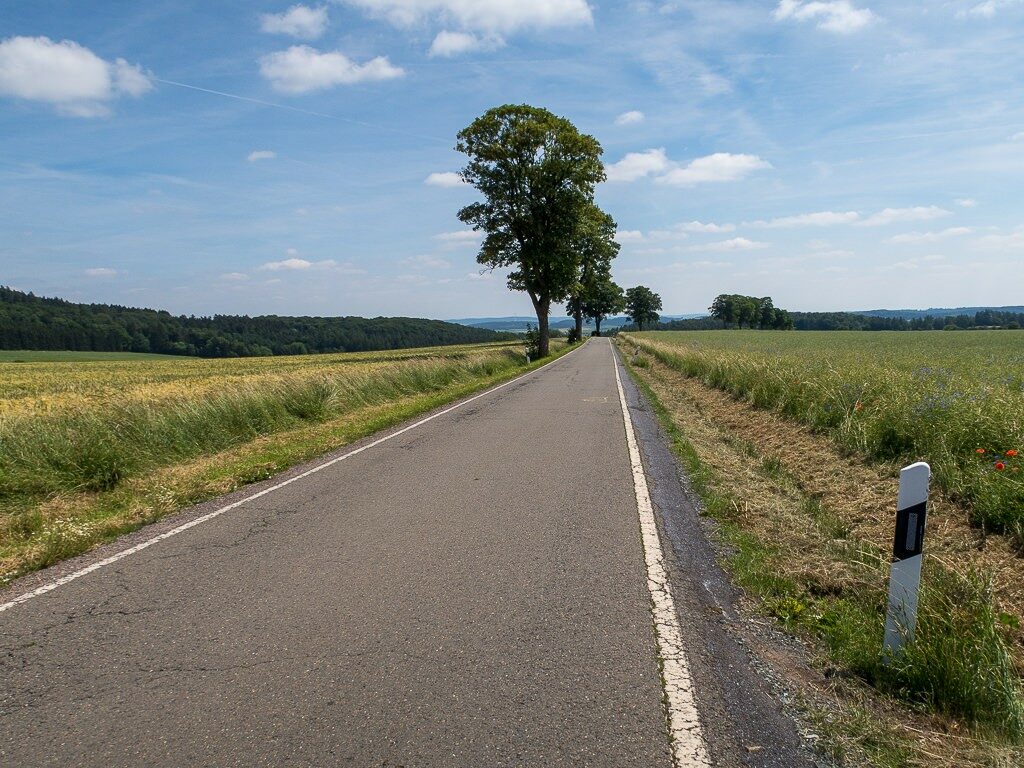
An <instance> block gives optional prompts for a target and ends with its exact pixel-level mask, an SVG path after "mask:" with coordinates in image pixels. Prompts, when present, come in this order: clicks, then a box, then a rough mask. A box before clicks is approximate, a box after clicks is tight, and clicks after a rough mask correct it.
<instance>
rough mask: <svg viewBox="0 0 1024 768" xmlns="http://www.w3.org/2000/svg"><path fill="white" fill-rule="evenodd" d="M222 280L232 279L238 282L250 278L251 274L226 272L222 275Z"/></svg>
mask: <svg viewBox="0 0 1024 768" xmlns="http://www.w3.org/2000/svg"><path fill="white" fill-rule="evenodd" d="M220 279H221V280H230V281H231V282H234V283H238V282H241V281H243V280H248V279H249V276H248V275H247V274H245V273H244V272H225V273H224V274H223V275H221V276H220Z"/></svg>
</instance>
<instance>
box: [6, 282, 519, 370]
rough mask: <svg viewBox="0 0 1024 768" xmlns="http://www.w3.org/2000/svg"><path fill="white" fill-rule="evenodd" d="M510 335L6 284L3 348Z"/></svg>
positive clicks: (258, 347)
mask: <svg viewBox="0 0 1024 768" xmlns="http://www.w3.org/2000/svg"><path fill="white" fill-rule="evenodd" d="M511 338H515V337H514V336H511V335H509V334H500V333H495V332H494V331H492V330H488V329H486V328H471V327H467V326H465V325H462V324H457V323H446V322H444V321H441V320H423V319H419V318H413V317H375V318H365V317H286V316H278V315H264V316H260V317H248V316H247V315H214V316H213V317H193V316H186V315H178V316H175V315H172V314H171V313H169V312H164V311H159V310H154V309H136V308H133V307H121V306H116V305H111V304H75V303H73V302H70V301H64V300H63V299H55V298H43V297H40V296H35V295H33V294H31V293H22V292H21V291H15V290H13V289H11V288H5V287H0V349H18V350H21V349H25V350H67V351H76V352H151V353H160V354H169V355H191V356H198V357H251V356H258V355H301V354H307V353H316V352H365V351H370V350H378V349H404V348H408V347H432V346H444V345H449V344H475V343H480V342H488V341H501V340H503V339H511Z"/></svg>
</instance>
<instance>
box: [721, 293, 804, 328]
mask: <svg viewBox="0 0 1024 768" xmlns="http://www.w3.org/2000/svg"><path fill="white" fill-rule="evenodd" d="M708 311H709V312H710V313H711V316H712V317H713V318H715V319H717V320H721V321H722V322H723V323H724V324H725V327H726V328H728V327H729V326H730V325H732V324H735V325H736V327H737V328H742V327H743V326H744V325H746V326H747V327H748V328H753V327H755V326H756V327H758V328H761V329H768V328H773V329H775V330H790V329H791V328H792V327H793V320H792V318H791V317H790V314H789V312H787V311H786V310H784V309H777V308H776V307H775V305H774V303H773V302H772V298H771V296H765V297H764V298H760V299H758V298H756V297H754V296H740V295H739V294H727V293H723V294H721V295H719V296H716V297H715V300H714V302H712V304H711V306H710V307H708Z"/></svg>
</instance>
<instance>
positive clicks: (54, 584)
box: [0, 344, 585, 613]
mask: <svg viewBox="0 0 1024 768" xmlns="http://www.w3.org/2000/svg"><path fill="white" fill-rule="evenodd" d="M583 346H585V345H583V344H581V345H580V346H579V347H577V348H576V349H574V350H572V351H570V352H568V353H566V354H564V355H562V356H561V357H558V358H555V359H554V360H552V361H550V362H548V363H544V365H542V366H540V367H539V368H534V369H533V370H532V371H528V372H526V373H524V374H522V375H521V376H516V377H515V378H514V379H509V380H508V381H506V382H505V383H504V384H499V385H498V386H496V387H491V388H490V389H488V390H487V391H485V392H481V393H480V394H478V395H473V396H472V397H469V398H467V399H465V400H462V401H460V402H458V403H456V404H455V405H452V406H449V407H448V408H445V409H444V410H443V411H438V412H437V413H435V414H432V415H430V416H427V417H426V418H423V419H420V420H419V421H417V422H416V423H414V424H410V425H409V426H407V427H403V428H402V429H399V430H397V431H395V432H391V433H390V434H387V435H384V437H381V438H378V439H377V440H374V441H373V442H371V443H367V444H366V445H363V446H361V447H359V448H356V449H355V450H352V451H349V452H348V453H346V454H344V455H342V456H338V457H336V458H333V459H331V460H330V461H325V462H324V463H323V464H318V465H317V466H315V467H313V468H312V469H307V470H306V471H305V472H303V473H301V474H298V475H295V477H289V478H288V479H287V480H284V481H282V482H280V483H278V484H277V485H272V486H270V487H269V488H264V489H263V490H262V491H258V492H257V493H254V494H252V495H251V496H246V497H245V498H244V499H240V500H238V501H236V502H233V503H231V504H228V505H226V506H223V507H221V508H220V509H215V510H214V511H213V512H208V513H206V514H205V515H201V516H200V517H197V518H195V519H194V520H189V521H188V522H187V523H183V524H182V525H179V526H178V527H177V528H172V529H171V530H169V531H165V532H164V533H161V534H159V535H158V536H154V537H153V538H151V539H147V540H146V541H143V542H141V543H140V544H136V545H135V546H134V547H129V548H128V549H123V550H121V551H120V552H117V553H115V554H113V555H111V556H110V557H106V558H104V559H102V560H98V561H96V562H95V563H92V564H90V565H87V566H86V567H85V568H82V569H80V570H77V571H75V572H73V573H69V574H68V575H67V576H62V577H60V578H59V579H55V580H54V581H51V582H49V583H48V584H44V585H42V586H41V587H38V588H36V589H33V590H32V591H31V592H26V593H24V594H22V595H18V596H17V597H15V598H14V599H12V600H10V601H9V602H6V603H3V604H2V605H0V613H3V612H4V611H6V610H9V609H11V608H14V607H15V606H17V605H21V604H22V603H26V602H28V601H29V600H31V599H32V598H34V597H39V596H40V595H45V594H46V593H47V592H52V591H53V590H55V589H57V588H58V587H63V586H64V585H65V584H69V583H71V582H72V581H75V580H76V579H80V578H82V577H83V576H88V575H89V574H90V573H92V572H93V571H98V570H99V569H100V568H105V567H106V566H108V565H112V564H114V563H116V562H117V561H119V560H124V559H125V558H126V557H128V556H130V555H134V554H135V553H137V552H141V551H142V550H144V549H148V548H149V547H151V546H153V545H154V544H158V543H159V542H161V541H164V540H165V539H169V538H171V537H173V536H177V535H178V534H179V533H184V532H185V531H187V530H189V529H190V528H195V527H196V526H197V525H201V524H203V523H205V522H208V521H210V520H213V519H214V518H215V517H220V516H221V515H223V514H224V513H225V512H230V511H231V510H233V509H236V508H238V507H240V506H242V505H243V504H246V503H248V502H250V501H254V500H255V499H258V498H260V497H261V496H266V495H267V494H268V493H273V492H274V491H277V490H280V489H281V488H284V487H285V486H286V485H291V484H292V483H294V482H296V481H298V480H302V479H303V478H305V477H309V476H310V475H313V474H316V473H317V472H319V471H320V470H322V469H327V468H328V467H332V466H334V465H335V464H337V463H338V462H340V461H344V460H345V459H348V458H351V457H352V456H355V455H356V454H359V453H362V452H363V451H368V450H370V449H371V448H375V447H376V446H378V445H380V444H381V443H386V442H387V441H388V440H391V439H392V438H395V437H398V436H399V435H404V434H405V433H406V432H409V431H410V430H413V429H416V428H417V427H421V426H423V425H424V424H426V423H427V422H428V421H433V420H434V419H437V418H440V417H441V416H444V415H445V414H447V413H451V412H452V411H454V410H457V409H459V408H461V407H462V406H464V405H469V404H470V403H472V402H473V401H474V400H479V399H480V398H481V397H487V396H488V395H490V394H493V393H494V392H497V391H498V390H499V389H504V388H505V387H507V386H510V385H512V384H515V383H516V382H517V381H520V380H521V379H525V378H526V377H527V376H532V375H533V374H535V373H537V372H538V371H542V370H544V369H545V368H547V367H548V366H549V365H553V364H554V363H557V362H558V361H559V360H564V359H565V358H567V357H568V356H569V355H571V354H572V353H573V352H575V351H577V350H578V349H582V348H583Z"/></svg>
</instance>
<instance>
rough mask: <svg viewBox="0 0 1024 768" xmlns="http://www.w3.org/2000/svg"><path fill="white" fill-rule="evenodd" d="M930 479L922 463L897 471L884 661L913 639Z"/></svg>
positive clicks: (883, 651)
mask: <svg viewBox="0 0 1024 768" xmlns="http://www.w3.org/2000/svg"><path fill="white" fill-rule="evenodd" d="M931 476H932V470H931V467H929V466H928V465H927V464H925V463H924V462H923V461H919V462H918V463H917V464H911V465H910V466H909V467H904V468H903V469H902V470H900V492H899V499H898V501H897V503H896V536H895V538H894V540H893V546H892V569H891V571H890V573H889V607H888V610H887V611H886V614H885V645H884V647H883V649H882V657H883V659H885V660H888V659H892V658H893V657H895V656H896V654H897V653H899V651H900V649H901V648H903V644H904V643H908V642H910V641H912V640H913V639H914V629H915V627H916V626H917V593H918V587H919V586H920V584H921V559H922V555H921V552H922V550H923V548H924V524H925V518H926V517H927V515H928V481H929V480H930V479H931Z"/></svg>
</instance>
